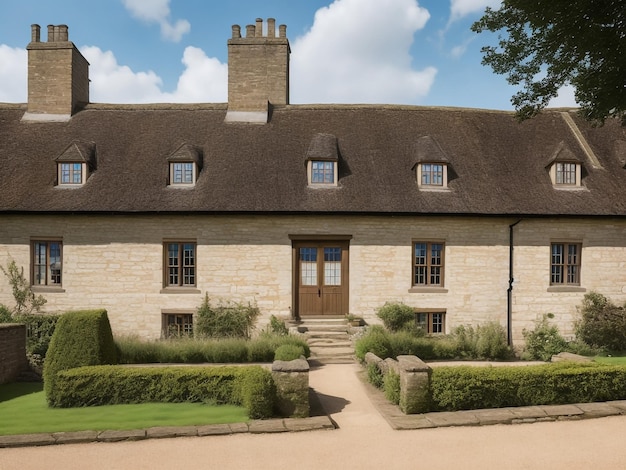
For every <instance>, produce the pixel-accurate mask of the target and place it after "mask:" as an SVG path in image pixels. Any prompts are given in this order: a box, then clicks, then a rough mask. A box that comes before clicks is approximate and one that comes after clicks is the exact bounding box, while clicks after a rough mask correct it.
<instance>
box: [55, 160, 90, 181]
mask: <svg viewBox="0 0 626 470" xmlns="http://www.w3.org/2000/svg"><path fill="white" fill-rule="evenodd" d="M64 165H70V168H69V179H70V181H69V182H64V181H63V166H64ZM74 165H80V183H76V182H74V181H73V179H74V178H73V176H74V175H75V168H74ZM87 176H88V174H87V164H86V163H84V162H58V163H57V181H58V186H62V187H77V186H82V185H83V184H85V181H87Z"/></svg>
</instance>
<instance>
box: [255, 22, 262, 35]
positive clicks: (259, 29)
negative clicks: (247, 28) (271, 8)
mask: <svg viewBox="0 0 626 470" xmlns="http://www.w3.org/2000/svg"><path fill="white" fill-rule="evenodd" d="M254 29H255V33H254V35H255V36H256V37H257V38H262V37H263V18H257V19H256V27H255V28H254Z"/></svg>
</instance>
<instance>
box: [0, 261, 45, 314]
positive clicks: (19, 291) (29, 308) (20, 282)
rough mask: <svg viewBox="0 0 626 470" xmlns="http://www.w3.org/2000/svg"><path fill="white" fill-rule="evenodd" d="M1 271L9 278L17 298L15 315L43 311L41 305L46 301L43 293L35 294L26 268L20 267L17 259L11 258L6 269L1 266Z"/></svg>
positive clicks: (13, 312)
mask: <svg viewBox="0 0 626 470" xmlns="http://www.w3.org/2000/svg"><path fill="white" fill-rule="evenodd" d="M0 271H2V272H3V273H4V275H5V276H6V277H7V279H8V280H9V284H11V289H12V292H13V298H14V299H15V307H14V308H13V310H12V314H13V315H14V316H19V315H30V314H31V313H33V312H39V311H41V307H43V305H44V304H45V303H46V299H45V298H44V297H43V296H42V295H35V293H34V292H33V291H32V289H31V288H30V283H29V282H28V280H27V279H26V277H25V276H24V268H18V266H17V264H16V263H15V261H13V260H11V261H10V262H9V264H8V265H7V267H6V269H5V268H4V266H0Z"/></svg>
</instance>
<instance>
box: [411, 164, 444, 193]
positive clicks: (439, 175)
mask: <svg viewBox="0 0 626 470" xmlns="http://www.w3.org/2000/svg"><path fill="white" fill-rule="evenodd" d="M417 182H418V186H419V187H420V188H423V189H444V188H447V187H448V166H447V165H446V164H444V163H420V164H419V165H417Z"/></svg>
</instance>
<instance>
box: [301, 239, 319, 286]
mask: <svg viewBox="0 0 626 470" xmlns="http://www.w3.org/2000/svg"><path fill="white" fill-rule="evenodd" d="M300 273H301V278H302V285H303V286H316V285H317V248H300Z"/></svg>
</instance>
